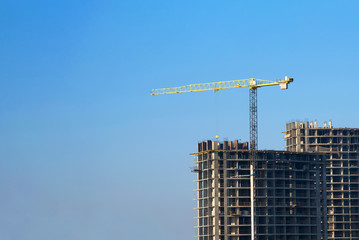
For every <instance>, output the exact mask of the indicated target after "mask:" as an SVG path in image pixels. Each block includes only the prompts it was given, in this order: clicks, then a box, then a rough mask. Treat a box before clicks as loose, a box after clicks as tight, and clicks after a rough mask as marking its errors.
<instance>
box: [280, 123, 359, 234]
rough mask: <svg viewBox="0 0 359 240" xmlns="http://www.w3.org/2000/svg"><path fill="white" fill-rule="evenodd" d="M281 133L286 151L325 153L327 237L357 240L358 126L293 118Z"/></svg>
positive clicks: (358, 197) (358, 220)
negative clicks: (322, 124) (282, 133)
mask: <svg viewBox="0 0 359 240" xmlns="http://www.w3.org/2000/svg"><path fill="white" fill-rule="evenodd" d="M284 134H285V141H286V148H287V150H288V151H294V152H322V153H326V154H328V158H327V160H326V162H327V173H326V176H327V193H328V194H327V204H328V206H327V209H328V239H331V240H334V239H348V240H354V239H355V240H359V154H358V150H359V129H358V128H334V127H333V125H332V122H331V121H329V122H328V124H327V123H324V126H323V127H318V124H317V122H316V121H315V122H308V121H306V122H300V121H296V122H291V123H288V124H287V125H286V131H285V132H284Z"/></svg>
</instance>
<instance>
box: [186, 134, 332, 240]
mask: <svg viewBox="0 0 359 240" xmlns="http://www.w3.org/2000/svg"><path fill="white" fill-rule="evenodd" d="M193 155H195V156H196V161H195V163H196V166H195V167H194V168H193V171H194V172H196V173H197V174H198V179H197V185H198V188H197V191H198V193H197V196H198V197H197V199H196V200H197V204H198V206H197V209H198V240H250V239H256V240H314V239H315V240H319V239H326V229H327V226H326V213H327V210H326V197H325V195H326V187H325V164H324V161H325V156H323V155H321V154H319V153H299V152H286V151H256V159H255V162H256V164H255V171H254V175H255V178H254V179H255V180H254V195H255V198H254V199H255V201H254V209H253V213H254V214H253V218H254V226H255V236H252V235H251V217H252V216H251V201H250V199H251V197H250V193H251V189H250V188H251V184H250V159H251V153H250V151H249V150H248V144H247V143H239V142H238V141H223V142H219V141H206V142H201V143H198V151H197V153H194V154H193ZM323 180H324V181H323Z"/></svg>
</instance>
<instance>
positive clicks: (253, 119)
mask: <svg viewBox="0 0 359 240" xmlns="http://www.w3.org/2000/svg"><path fill="white" fill-rule="evenodd" d="M291 82H293V78H290V77H287V76H286V77H285V78H284V79H283V80H277V81H269V80H262V79H255V78H249V79H241V80H231V81H223V82H212V83H199V84H190V85H186V86H181V87H173V88H160V89H153V90H152V92H151V95H163V94H174V93H189V92H202V91H215V92H216V91H218V90H222V89H231V88H241V87H248V88H249V135H250V175H249V176H250V189H251V191H250V192H251V193H250V194H251V240H255V239H256V234H255V225H254V224H255V215H254V207H255V199H254V196H255V194H254V176H255V169H256V159H257V156H256V150H257V148H258V116H257V111H258V110H257V89H258V88H260V87H266V86H274V85H279V86H280V88H281V89H287V88H288V84H289V83H291Z"/></svg>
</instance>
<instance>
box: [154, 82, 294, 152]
mask: <svg viewBox="0 0 359 240" xmlns="http://www.w3.org/2000/svg"><path fill="white" fill-rule="evenodd" d="M291 82H293V78H289V77H285V78H284V79H283V80H277V81H269V80H262V79H255V78H249V79H241V80H231V81H222V82H212V83H198V84H190V85H186V86H181V87H173V88H159V89H153V90H152V92H151V95H163V94H174V93H189V92H202V91H215V92H216V91H218V90H222V89H231V88H241V87H248V88H249V116H250V117H249V119H250V121H249V122H250V126H249V129H250V149H251V150H257V148H258V117H257V89H258V88H260V87H266V86H274V85H279V86H280V88H281V89H287V88H288V84H289V83H291Z"/></svg>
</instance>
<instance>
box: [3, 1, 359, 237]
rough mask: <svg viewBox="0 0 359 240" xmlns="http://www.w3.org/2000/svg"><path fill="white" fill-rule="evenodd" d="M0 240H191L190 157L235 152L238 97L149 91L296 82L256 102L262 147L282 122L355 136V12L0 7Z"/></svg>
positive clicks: (319, 4) (150, 4)
mask: <svg viewBox="0 0 359 240" xmlns="http://www.w3.org/2000/svg"><path fill="white" fill-rule="evenodd" d="M0 23H1V24H0V61H1V63H0V81H1V87H0V191H1V197H0V210H1V214H0V239H1V240H19V239H21V240H48V239H52V240H79V239H86V240H98V239H101V240H103V239H106V240H112V239H117V240H118V239H121V240H127V239H131V240H132V239H133V240H142V239H148V240H169V239H171V240H188V239H194V235H195V229H194V228H193V225H194V224H195V222H194V220H193V217H194V216H195V211H194V210H193V209H192V208H193V207H195V202H194V201H193V198H194V196H195V195H194V192H193V191H192V189H193V188H194V187H195V185H194V183H193V180H194V179H195V175H194V174H192V173H191V172H190V170H189V167H190V166H192V165H193V164H192V161H193V159H192V157H191V156H190V155H189V153H191V152H194V151H196V144H197V142H198V141H201V140H205V139H208V138H214V137H215V135H216V134H218V135H220V139H223V138H229V139H238V138H240V139H242V140H243V141H247V140H248V90H247V89H234V90H225V91H219V92H218V93H216V94H214V93H212V92H203V93H197V94H182V95H168V96H150V95H149V93H150V90H151V89H153V88H161V87H172V86H181V85H185V84H190V83H201V82H213V81H222V80H223V81H224V80H233V79H242V78H249V77H255V78H262V79H268V80H275V79H279V78H283V77H284V76H285V75H288V76H291V77H293V78H294V79H295V81H294V83H292V84H291V85H290V86H289V90H287V91H281V90H280V89H279V87H268V88H264V89H260V90H259V94H258V95H259V127H260V128H259V132H260V133H259V147H260V148H261V149H282V148H283V146H284V142H283V140H282V138H283V136H282V134H281V132H282V131H283V130H284V129H285V123H286V122H288V121H291V120H297V119H298V120H306V119H307V120H315V119H317V120H318V121H319V122H320V123H321V124H322V122H324V121H326V120H329V119H331V120H333V124H334V126H336V127H359V121H358V120H359V112H358V89H359V81H358V76H359V74H358V59H359V49H358V43H359V31H358V25H359V2H358V1H354V0H353V1H339V0H337V1H328V0H327V1H241V0H228V1H211V0H210V1H208V0H207V1H202V0H199V1H183V0H182V1H176V0H175V1H118V0H116V1H115V0H114V1H106V0H105V1H93V0H92V1H91V0H88V1H83V0H78V1H67V0H65V1H49V0H47V1H44V0H33V1H23V0H19V1H13V0H12V1H10V0H3V1H1V2H0Z"/></svg>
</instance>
